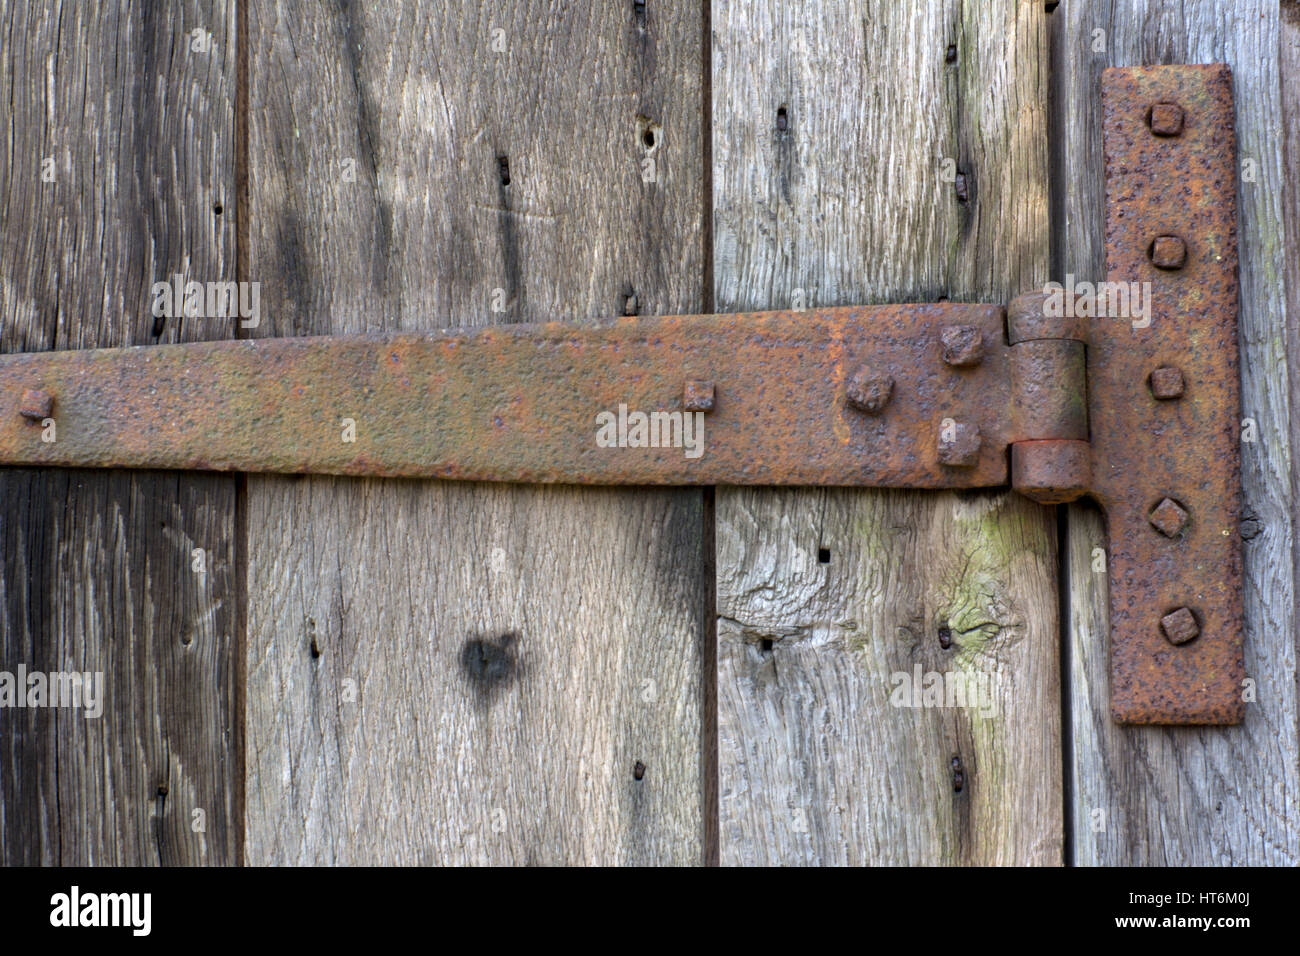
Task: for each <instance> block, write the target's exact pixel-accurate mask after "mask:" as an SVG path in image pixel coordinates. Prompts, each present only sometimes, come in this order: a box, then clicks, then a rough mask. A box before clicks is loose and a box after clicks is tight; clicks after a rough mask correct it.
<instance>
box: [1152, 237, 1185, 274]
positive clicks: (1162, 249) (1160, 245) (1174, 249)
mask: <svg viewBox="0 0 1300 956" xmlns="http://www.w3.org/2000/svg"><path fill="white" fill-rule="evenodd" d="M1186 261H1187V243H1185V242H1183V240H1181V239H1179V238H1178V237H1177V236H1156V241H1155V242H1153V243H1152V244H1151V262H1152V264H1153V265H1154V266H1155V267H1156V268H1158V269H1181V268H1182V267H1183V263H1185V262H1186Z"/></svg>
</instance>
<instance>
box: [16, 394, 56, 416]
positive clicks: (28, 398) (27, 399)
mask: <svg viewBox="0 0 1300 956" xmlns="http://www.w3.org/2000/svg"><path fill="white" fill-rule="evenodd" d="M53 411H54V396H53V395H51V394H50V393H49V392H44V391H41V390H40V389H39V388H29V389H27V390H26V391H24V392H23V400H22V401H21V402H20V403H19V404H18V414H19V415H21V416H23V418H25V419H27V420H28V421H29V422H43V421H45V419H47V418H49V417H50V415H51V414H52V413H53Z"/></svg>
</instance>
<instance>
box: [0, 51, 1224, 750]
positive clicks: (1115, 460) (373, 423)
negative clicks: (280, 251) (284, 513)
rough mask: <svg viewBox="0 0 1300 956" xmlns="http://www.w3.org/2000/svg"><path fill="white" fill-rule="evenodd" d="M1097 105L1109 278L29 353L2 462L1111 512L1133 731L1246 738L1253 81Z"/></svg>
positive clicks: (1116, 630) (1178, 79) (1132, 89)
mask: <svg viewBox="0 0 1300 956" xmlns="http://www.w3.org/2000/svg"><path fill="white" fill-rule="evenodd" d="M1102 94H1103V145H1104V151H1105V163H1106V174H1105V182H1106V204H1105V206H1106V209H1105V223H1106V279H1105V282H1102V283H1094V284H1088V283H1079V284H1077V285H1072V286H1071V287H1067V288H1060V287H1051V288H1049V289H1046V290H1045V291H1043V292H1040V293H1034V294H1032V295H1026V296H1021V297H1020V298H1018V299H1016V300H1015V301H1014V302H1012V303H1011V305H1010V306H1009V307H1008V308H1006V309H1004V308H1003V307H1002V306H997V305H966V304H955V303H940V304H928V305H882V306H874V307H850V308H834V309H822V310H812V311H802V312H762V313H750V314H742V315H703V316H670V317H656V318H635V317H633V318H621V319H615V320H611V321H607V322H600V323H594V324H583V325H571V324H558V323H552V324H543V325H510V326H502V327H492V328H482V329H460V330H450V331H444V332H437V333H430V334H382V335H370V336H352V337H317V338H297V339H259V340H245V341H227V342H204V343H195V344H187V345H167V346H154V347H145V348H127V349H103V350H86V351H68V352H45V353H34V354H20V355H8V356H3V357H0V463H3V464H8V465H63V466H82V467H86V466H89V467H105V468H111V467H127V468H175V469H210V470H230V471H250V472H287V473H304V472H307V473H326V474H339V475H383V476H416V477H438V478H460V479H473V480H500V481H541V482H573V483H598V484H622V485H629V484H702V485H703V484H756V485H841V486H884V487H911V488H981V487H997V486H1005V485H1007V484H1010V485H1011V487H1012V488H1014V489H1016V490H1017V491H1019V492H1021V493H1023V494H1025V495H1028V496H1029V497H1031V498H1033V499H1035V500H1037V501H1042V502H1048V503H1056V502H1065V501H1070V500H1073V499H1075V498H1078V497H1080V496H1082V495H1091V496H1092V497H1093V498H1095V499H1096V500H1097V501H1098V502H1099V503H1100V504H1101V505H1102V507H1103V508H1104V509H1105V512H1106V516H1107V520H1108V533H1109V539H1110V540H1109V548H1108V549H1107V552H1106V554H1105V555H1104V556H1103V557H1104V560H1105V568H1106V570H1107V571H1108V574H1109V581H1110V601H1111V628H1112V633H1111V654H1112V658H1111V659H1112V668H1111V678H1112V679H1111V712H1112V714H1113V715H1114V717H1115V719H1116V720H1119V721H1122V722H1126V723H1173V724H1197V723H1200V724H1227V723H1235V722H1237V721H1240V720H1241V718H1242V714H1243V703H1242V695H1241V683H1242V679H1243V677H1244V673H1243V658H1242V621H1241V614H1242V612H1241V608H1242V604H1241V557H1240V539H1239V536H1238V530H1237V528H1238V512H1239V498H1240V477H1239V464H1238V433H1237V427H1238V421H1239V419H1240V415H1239V405H1240V399H1239V385H1238V374H1237V341H1236V328H1237V247H1236V211H1235V143H1234V136H1233V122H1232V120H1233V115H1232V92H1231V78H1230V76H1229V73H1228V70H1227V68H1226V67H1224V66H1162V67H1147V68H1135V69H1124V70H1107V71H1106V73H1105V75H1104V77H1103V80H1102ZM6 405H7V406H8V407H7V408H6V407H5V406H6Z"/></svg>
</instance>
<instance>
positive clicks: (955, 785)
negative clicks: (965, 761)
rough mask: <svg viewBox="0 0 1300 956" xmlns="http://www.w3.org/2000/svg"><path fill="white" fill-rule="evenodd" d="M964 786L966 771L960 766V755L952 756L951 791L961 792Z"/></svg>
mask: <svg viewBox="0 0 1300 956" xmlns="http://www.w3.org/2000/svg"><path fill="white" fill-rule="evenodd" d="M964 786H966V771H965V770H964V769H963V768H962V765H961V757H957V756H954V757H953V758H952V792H953V793H961V791H962V787H964Z"/></svg>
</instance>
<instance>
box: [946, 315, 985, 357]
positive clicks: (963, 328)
mask: <svg viewBox="0 0 1300 956" xmlns="http://www.w3.org/2000/svg"><path fill="white" fill-rule="evenodd" d="M939 341H941V342H942V343H943V360H944V361H945V362H947V363H948V364H949V365H956V366H969V365H979V363H980V362H981V361H982V360H983V358H984V337H983V335H981V334H980V330H979V328H977V327H976V326H974V325H947V326H944V329H943V331H942V332H940V333H939Z"/></svg>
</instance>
